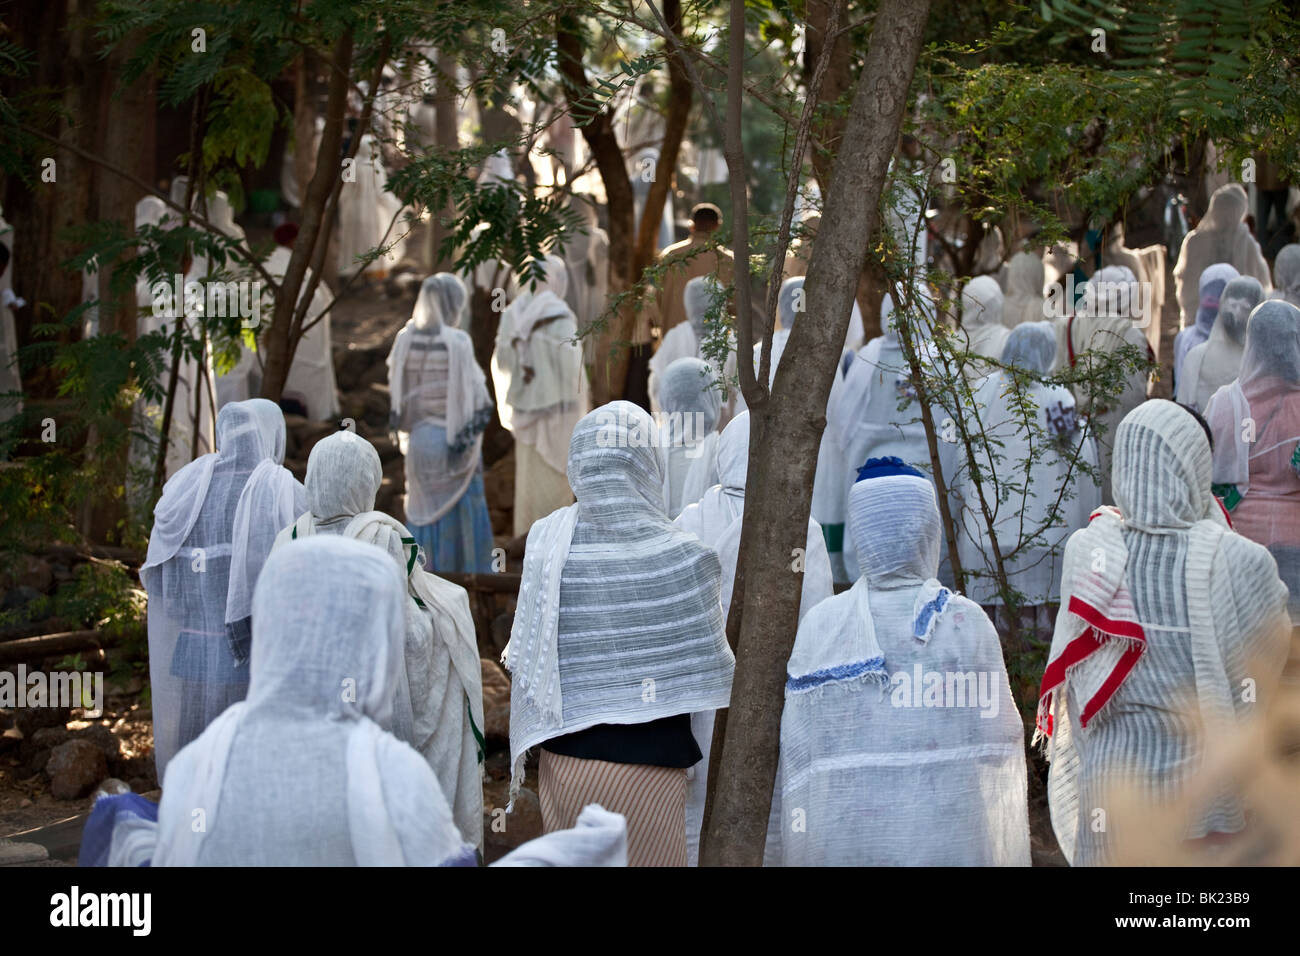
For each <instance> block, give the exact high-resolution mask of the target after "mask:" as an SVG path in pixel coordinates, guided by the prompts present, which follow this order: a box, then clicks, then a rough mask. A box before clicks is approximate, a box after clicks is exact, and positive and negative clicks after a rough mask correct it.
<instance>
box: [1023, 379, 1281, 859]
mask: <svg viewBox="0 0 1300 956" xmlns="http://www.w3.org/2000/svg"><path fill="white" fill-rule="evenodd" d="M1210 479H1211V455H1210V443H1209V440H1208V438H1207V436H1206V433H1205V430H1204V429H1203V428H1202V426H1201V423H1200V422H1198V421H1197V419H1196V418H1195V417H1194V416H1193V414H1192V413H1191V412H1189V411H1187V410H1186V409H1184V408H1180V407H1179V406H1177V405H1175V404H1174V403H1172V402H1167V401H1163V400H1160V399H1153V400H1152V401H1149V402H1146V403H1144V404H1142V405H1140V406H1138V407H1137V408H1136V409H1134V410H1133V411H1132V412H1130V413H1129V414H1128V416H1127V417H1126V418H1125V419H1124V421H1123V422H1122V423H1121V425H1120V427H1119V430H1118V432H1117V433H1116V436H1115V475H1114V488H1115V505H1116V506H1115V507H1113V508H1112V507H1109V506H1107V507H1103V508H1101V509H1100V510H1099V511H1098V512H1097V513H1096V514H1095V516H1094V517H1093V519H1092V522H1091V523H1090V524H1089V525H1088V526H1087V527H1086V528H1083V529H1081V530H1079V531H1076V532H1075V533H1074V534H1073V535H1072V536H1071V537H1070V540H1069V542H1068V543H1067V544H1066V548H1065V573H1064V578H1063V581H1062V584H1061V611H1060V614H1059V615H1058V616H1057V619H1056V633H1055V635H1054V636H1053V638H1052V646H1051V652H1050V654H1049V656H1048V664H1047V670H1046V672H1045V673H1044V675H1043V682H1042V687H1041V689H1040V691H1039V705H1038V731H1039V736H1042V737H1045V738H1047V756H1048V759H1049V761H1050V762H1051V772H1050V776H1049V779H1048V797H1049V804H1050V807H1051V814H1052V828H1053V830H1054V831H1055V833H1056V839H1057V841H1058V843H1059V844H1060V846H1061V850H1062V852H1063V853H1064V854H1065V858H1066V859H1067V860H1068V861H1069V862H1070V863H1071V864H1073V865H1076V866H1078V865H1094V864H1098V863H1103V862H1105V861H1106V859H1107V855H1108V850H1109V848H1108V840H1109V836H1108V834H1109V833H1113V832H1114V831H1115V830H1116V827H1117V821H1116V820H1115V819H1114V814H1113V813H1111V819H1110V821H1109V823H1108V825H1106V826H1102V827H1099V826H1097V821H1098V820H1099V819H1104V817H1103V816H1100V815H1099V814H1098V813H1097V811H1098V810H1101V811H1103V814H1105V813H1110V812H1111V811H1112V810H1114V809H1115V805H1112V804H1111V803H1109V801H1111V800H1112V799H1114V795H1115V788H1117V787H1121V786H1122V787H1124V788H1126V789H1127V790H1128V791H1129V792H1131V793H1133V794H1134V795H1135V796H1136V797H1137V798H1138V799H1139V800H1141V801H1144V802H1145V803H1147V804H1148V805H1151V806H1154V807H1167V806H1168V805H1169V804H1170V803H1171V802H1172V801H1173V800H1174V799H1176V798H1177V797H1178V796H1179V795H1180V792H1181V791H1182V790H1183V788H1184V786H1185V785H1186V784H1187V783H1188V782H1189V780H1190V779H1191V778H1192V776H1193V774H1195V773H1196V772H1198V770H1199V769H1200V767H1201V765H1202V762H1203V759H1204V755H1205V749H1206V746H1207V743H1216V742H1218V741H1219V740H1220V739H1221V738H1222V737H1223V735H1226V734H1231V733H1235V732H1237V731H1238V730H1239V729H1240V727H1239V722H1240V721H1242V720H1245V719H1247V718H1249V717H1250V716H1251V715H1252V714H1254V713H1257V712H1262V711H1261V710H1260V708H1267V707H1269V706H1270V704H1271V695H1272V687H1273V685H1274V683H1275V681H1276V678H1277V675H1278V673H1279V672H1280V670H1281V667H1282V662H1283V660H1284V659H1285V656H1286V643H1287V636H1288V630H1289V628H1288V621H1287V616H1286V598H1287V595H1286V586H1285V585H1284V584H1283V583H1282V582H1281V581H1280V580H1279V579H1278V575H1277V566H1276V564H1275V563H1274V561H1273V559H1272V557H1270V556H1269V553H1268V551H1267V550H1266V549H1265V548H1263V547H1262V546H1261V545H1258V544H1256V543H1255V542H1253V541H1249V540H1247V539H1246V538H1245V537H1243V536H1242V535H1239V534H1236V533H1234V532H1233V531H1232V529H1231V528H1230V527H1229V524H1228V521H1227V518H1226V516H1225V514H1224V512H1223V509H1222V508H1221V507H1220V506H1219V504H1218V502H1217V501H1216V500H1215V498H1214V495H1213V494H1212V493H1211V491H1210ZM1247 686H1248V687H1250V688H1251V689H1252V692H1251V693H1249V694H1247V693H1243V692H1242V690H1241V688H1243V687H1247ZM1178 822H1179V825H1180V827H1181V829H1182V831H1183V835H1184V838H1186V839H1197V838H1200V837H1205V836H1207V835H1210V834H1215V833H1218V834H1229V833H1235V832H1237V831H1239V830H1241V829H1242V828H1243V827H1244V826H1245V817H1244V815H1243V808H1242V807H1241V806H1240V805H1239V803H1238V801H1237V800H1236V799H1234V798H1233V796H1232V794H1231V793H1230V792H1228V791H1227V789H1226V788H1224V787H1216V788H1215V792H1214V793H1213V795H1212V797H1210V798H1209V799H1207V800H1206V801H1204V802H1203V803H1201V804H1198V805H1197V808H1196V809H1195V811H1194V812H1193V813H1192V814H1191V815H1189V816H1188V818H1187V819H1183V820H1179V821H1178Z"/></svg>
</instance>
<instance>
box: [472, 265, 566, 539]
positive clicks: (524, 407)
mask: <svg viewBox="0 0 1300 956" xmlns="http://www.w3.org/2000/svg"><path fill="white" fill-rule="evenodd" d="M544 269H545V273H544V276H543V277H542V279H541V280H540V281H539V282H538V283H537V284H536V286H535V287H534V288H533V290H532V291H531V292H523V293H521V294H520V295H519V297H518V298H517V299H515V300H514V301H513V302H511V303H510V305H509V306H508V307H507V308H506V310H505V311H504V312H502V313H501V324H500V326H499V327H498V329H497V342H496V349H495V351H493V353H492V381H493V384H494V385H495V386H496V396H497V414H498V415H499V416H500V418H501V424H502V426H504V427H505V428H506V430H507V431H511V432H513V433H514V436H515V507H514V531H515V535H516V536H518V535H522V534H527V532H528V529H529V528H530V527H531V526H532V524H533V522H534V521H536V520H537V519H538V518H544V517H546V516H547V515H548V514H550V513H551V512H552V511H554V510H556V509H557V508H563V507H564V506H565V505H567V504H568V503H569V502H570V501H572V500H573V492H572V491H571V490H570V489H569V483H568V481H566V480H565V476H564V468H565V458H566V455H567V453H568V448H569V437H570V436H571V435H572V434H573V426H574V425H575V424H577V422H578V419H580V418H581V417H582V416H583V415H584V414H586V411H587V406H588V401H589V400H588V397H587V370H586V369H585V368H584V367H583V362H582V346H581V345H579V344H578V343H577V342H576V341H575V337H576V335H577V332H578V329H577V323H576V320H575V318H574V315H573V310H572V309H570V308H569V306H568V305H567V304H566V303H565V301H564V292H565V287H566V284H567V281H568V280H567V278H566V274H565V269H564V260H563V259H561V258H559V257H558V256H547V257H546V259H545V262H544Z"/></svg>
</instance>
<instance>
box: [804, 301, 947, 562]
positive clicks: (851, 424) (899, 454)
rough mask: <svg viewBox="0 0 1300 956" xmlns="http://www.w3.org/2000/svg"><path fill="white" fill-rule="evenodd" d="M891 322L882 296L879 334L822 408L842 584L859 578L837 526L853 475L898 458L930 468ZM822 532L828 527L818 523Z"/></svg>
mask: <svg viewBox="0 0 1300 956" xmlns="http://www.w3.org/2000/svg"><path fill="white" fill-rule="evenodd" d="M895 321H896V320H895V313H894V300H893V296H891V295H889V294H888V293H886V294H885V296H884V298H882V299H881V301H880V325H881V328H882V329H883V330H884V334H882V335H880V336H878V337H877V338H874V339H872V340H871V341H870V342H868V343H867V344H866V345H864V346H863V347H862V348H861V349H860V350H859V351H858V353H857V354H856V355H855V356H853V358H852V359H850V360H849V364H848V371H847V372H846V373H845V374H844V377H843V381H842V383H837V384H836V385H835V386H832V388H831V396H830V400H829V401H828V403H827V406H826V432H825V434H829V435H830V436H831V439H832V440H833V441H834V442H835V444H836V448H837V449H838V451H839V454H838V456H836V457H838V459H839V462H840V463H841V464H842V467H843V475H842V479H841V481H840V483H839V487H840V488H841V489H842V490H841V499H840V502H841V503H840V506H839V509H838V510H837V512H836V514H837V515H839V516H840V522H837V523H836V524H837V525H838V527H837V531H836V533H835V534H833V535H832V536H831V538H830V539H829V540H828V547H829V548H830V551H831V564H832V567H834V568H835V569H836V572H835V580H836V581H837V582H839V583H843V584H848V583H851V582H853V581H856V580H857V579H858V576H859V572H858V564H857V558H856V556H855V554H854V547H853V540H852V538H851V537H849V536H847V535H845V534H844V524H843V523H842V522H843V521H844V518H843V516H844V515H846V514H847V513H848V497H849V492H850V491H851V490H852V487H853V478H854V476H855V475H856V474H857V470H858V469H859V468H861V467H862V464H863V462H865V461H866V460H867V459H868V458H899V459H902V460H903V461H904V462H906V463H907V464H908V465H911V466H912V467H914V468H921V467H927V466H928V465H929V462H930V448H929V445H927V444H926V439H925V425H924V424H923V423H922V421H921V406H920V404H919V403H918V401H917V397H916V392H915V390H914V388H913V387H912V372H911V369H910V368H909V367H908V364H907V359H906V357H905V356H904V355H903V346H902V343H901V342H900V341H899V338H898V328H897V326H896V324H895ZM900 403H904V408H903V410H902V411H899V407H898V406H899V404H900ZM824 447H825V442H823V448H824ZM820 464H821V462H820V459H819V461H818V465H819V466H820ZM819 520H820V519H819ZM823 527H828V525H827V524H825V523H824V524H823ZM837 544H838V545H840V547H836V545H837ZM841 549H842V555H841V554H839V552H841ZM837 557H839V561H838V562H837V561H836V558H837Z"/></svg>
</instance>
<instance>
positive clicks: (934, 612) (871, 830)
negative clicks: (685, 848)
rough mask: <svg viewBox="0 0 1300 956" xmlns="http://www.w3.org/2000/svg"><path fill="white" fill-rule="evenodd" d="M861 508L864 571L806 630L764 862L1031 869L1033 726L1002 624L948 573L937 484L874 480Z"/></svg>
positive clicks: (863, 488)
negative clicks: (1012, 679) (1028, 750)
mask: <svg viewBox="0 0 1300 956" xmlns="http://www.w3.org/2000/svg"><path fill="white" fill-rule="evenodd" d="M849 507H850V511H849V521H850V533H851V534H853V535H854V536H855V537H856V538H857V542H856V543H857V550H858V553H859V554H860V555H861V556H862V565H863V568H864V574H863V577H862V578H861V579H859V580H858V582H857V583H856V584H854V586H853V587H852V588H851V589H850V590H849V591H848V592H847V593H844V594H840V595H838V596H836V597H833V598H830V599H829V600H826V601H823V602H822V603H821V604H818V605H817V606H816V607H814V608H813V609H812V611H811V612H810V613H809V614H808V615H807V616H805V617H804V619H803V620H802V622H801V623H800V625H799V632H798V636H797V637H796V638H795V645H794V651H793V653H792V654H791V656H790V661H789V664H788V665H787V668H786V670H787V680H786V689H785V709H784V712H783V713H782V717H781V756H780V764H779V768H778V772H777V787H776V794H775V795H774V799H773V813H772V817H771V822H770V826H769V830H768V839H767V848H766V851H765V854H764V863H765V865H777V866H864V865H867V866H873V865H877V866H1028V865H1029V862H1030V854H1029V816H1028V801H1027V784H1026V779H1027V778H1026V771H1025V753H1024V729H1023V726H1022V724H1021V722H1020V717H1019V714H1018V712H1017V711H1016V707H1015V702H1014V700H1013V699H1012V697H1011V688H1010V685H1009V683H1008V680H1007V675H1006V669H1005V667H1004V665H1003V661H1002V649H1001V646H1000V644H999V642H998V636H997V632H996V631H995V630H994V628H993V625H992V623H991V622H990V621H989V620H988V618H987V617H986V616H985V615H984V613H983V611H982V610H981V609H980V608H979V607H978V606H977V605H975V604H974V603H972V602H971V601H968V600H967V599H965V598H963V597H961V596H959V595H955V594H952V593H951V592H950V591H948V590H947V589H946V588H944V587H942V586H941V585H940V584H939V582H938V581H936V580H934V573H935V571H936V570H937V568H938V563H939V537H940V534H941V531H940V522H939V511H938V504H937V501H936V499H935V493H934V487H933V485H931V483H930V482H929V480H928V479H924V478H915V477H909V476H896V477H883V478H873V479H869V480H865V481H860V482H858V483H857V484H855V485H854V489H853V493H852V495H851V496H850V505H849ZM929 674H936V675H937V677H938V684H939V688H940V690H939V694H940V697H939V698H938V699H934V698H933V694H934V690H933V689H932V687H931V679H930V678H929V677H928V676H925V675H929ZM891 675H892V676H891ZM967 675H970V676H971V677H973V678H974V680H973V682H971V681H969V680H968V679H967ZM918 678H923V679H922V683H921V686H913V685H912V682H913V681H915V680H917V679H918ZM949 685H951V687H952V690H947V687H948V686H949ZM968 692H969V697H968V696H967V693H968ZM944 693H947V694H949V695H951V696H949V697H943V696H942V695H943V694H944ZM927 701H928V703H927ZM936 704H946V706H936Z"/></svg>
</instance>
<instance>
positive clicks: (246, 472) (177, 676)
mask: <svg viewBox="0 0 1300 956" xmlns="http://www.w3.org/2000/svg"><path fill="white" fill-rule="evenodd" d="M284 439H285V431H284V416H283V415H282V414H281V413H280V409H279V408H277V407H276V406H275V405H274V404H272V403H271V402H268V401H266V400H264V399H260V398H255V399H251V400H250V401H247V402H236V403H234V404H231V405H227V406H225V407H224V408H223V409H221V411H220V413H219V414H218V415H217V451H216V452H215V453H213V454H209V455H204V456H202V457H201V458H197V459H195V460H194V461H192V462H190V464H188V465H186V466H185V467H184V468H182V469H181V470H180V471H178V472H177V473H176V474H175V475H173V476H172V477H171V479H170V480H169V481H168V482H167V484H166V485H165V486H164V487H163V493H162V498H160V499H159V501H158V504H157V506H156V507H155V508H154V523H153V529H152V531H151V532H150V534H149V550H148V553H147V554H146V556H145V562H144V564H143V565H142V566H141V568H140V580H141V582H142V583H143V584H144V588H145V591H146V592H147V593H148V596H149V682H150V686H151V688H152V693H153V732H154V760H155V762H156V763H157V766H158V778H159V779H160V780H161V779H162V776H163V773H164V772H165V770H166V768H167V764H168V761H170V760H171V758H172V757H173V756H174V755H175V753H176V751H177V750H179V749H180V748H181V747H183V746H185V744H187V743H189V742H190V741H191V740H193V739H194V738H195V737H197V736H198V735H199V734H200V733H201V732H202V731H203V728H204V727H206V726H207V725H208V724H209V723H211V721H212V720H213V719H214V718H215V717H216V716H217V715H218V714H220V713H221V712H222V711H223V710H225V709H226V707H228V706H229V705H231V704H233V703H235V702H236V701H239V700H243V698H244V694H245V692H246V691H247V689H248V653H249V648H248V644H249V640H250V638H251V631H250V622H249V615H250V614H251V612H252V597H253V587H254V585H255V584H256V581H257V576H258V574H259V572H260V571H261V568H262V564H263V563H264V562H265V560H266V557H267V555H268V554H269V553H270V551H271V545H272V543H273V541H274V539H275V535H276V532H278V531H279V530H280V529H281V528H283V527H284V526H285V525H287V524H289V523H290V522H291V521H293V519H294V516H295V515H298V514H301V513H302V512H303V510H304V509H305V508H306V495H305V492H304V491H303V487H302V485H300V484H299V483H298V482H297V481H296V480H295V479H294V477H293V475H292V474H290V473H289V472H288V470H286V469H285V468H283V467H281V465H280V462H282V461H283V460H284Z"/></svg>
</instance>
